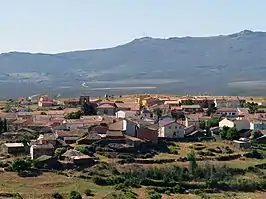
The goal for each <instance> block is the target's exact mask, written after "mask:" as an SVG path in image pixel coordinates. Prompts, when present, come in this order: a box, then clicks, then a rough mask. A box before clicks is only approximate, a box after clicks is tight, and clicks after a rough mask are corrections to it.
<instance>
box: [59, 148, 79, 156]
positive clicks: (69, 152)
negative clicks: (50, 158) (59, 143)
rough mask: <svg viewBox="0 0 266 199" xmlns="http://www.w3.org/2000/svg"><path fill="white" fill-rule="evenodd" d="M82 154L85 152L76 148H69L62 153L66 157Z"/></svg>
mask: <svg viewBox="0 0 266 199" xmlns="http://www.w3.org/2000/svg"><path fill="white" fill-rule="evenodd" d="M81 155H83V154H82V153H81V152H79V151H77V150H75V149H69V150H67V151H66V152H65V153H63V154H62V156H64V157H73V156H81Z"/></svg>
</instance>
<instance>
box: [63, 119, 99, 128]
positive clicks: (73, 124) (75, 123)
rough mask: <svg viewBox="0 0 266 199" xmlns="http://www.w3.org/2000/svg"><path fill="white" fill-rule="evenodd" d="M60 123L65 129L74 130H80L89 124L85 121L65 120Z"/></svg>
mask: <svg viewBox="0 0 266 199" xmlns="http://www.w3.org/2000/svg"><path fill="white" fill-rule="evenodd" d="M93 122H94V121H93ZM62 123H63V124H64V125H65V128H66V129H68V130H76V129H78V128H82V127H85V126H87V125H89V124H90V123H91V122H90V121H88V120H86V119H67V120H64V121H63V122H62Z"/></svg>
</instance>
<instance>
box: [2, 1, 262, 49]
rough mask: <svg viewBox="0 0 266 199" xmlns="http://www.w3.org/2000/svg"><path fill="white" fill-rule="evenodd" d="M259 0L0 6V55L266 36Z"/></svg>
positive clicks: (5, 3) (8, 3)
mask: <svg viewBox="0 0 266 199" xmlns="http://www.w3.org/2000/svg"><path fill="white" fill-rule="evenodd" d="M265 8H266V1H265V0H0V52H8V51H30V52H62V51H70V50H79V49H95V48H105V47H113V46H116V45H119V44H123V43H126V42H129V41H131V40H133V39H134V38H139V37H143V36H151V37H163V38H166V37H173V36H208V35H219V34H229V33H234V32H238V31H241V30H243V29H251V30H261V31H266V22H265V21H266V12H265Z"/></svg>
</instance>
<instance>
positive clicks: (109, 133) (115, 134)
mask: <svg viewBox="0 0 266 199" xmlns="http://www.w3.org/2000/svg"><path fill="white" fill-rule="evenodd" d="M106 137H124V134H123V132H122V131H113V130H112V131H110V130H108V131H107V132H106Z"/></svg>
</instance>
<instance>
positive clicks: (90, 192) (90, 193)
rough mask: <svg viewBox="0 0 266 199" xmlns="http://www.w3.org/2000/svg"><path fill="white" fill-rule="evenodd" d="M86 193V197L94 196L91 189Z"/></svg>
mask: <svg viewBox="0 0 266 199" xmlns="http://www.w3.org/2000/svg"><path fill="white" fill-rule="evenodd" d="M84 193H85V195H86V196H94V194H93V192H92V190H91V189H89V188H88V189H86V190H85V192H84Z"/></svg>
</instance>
